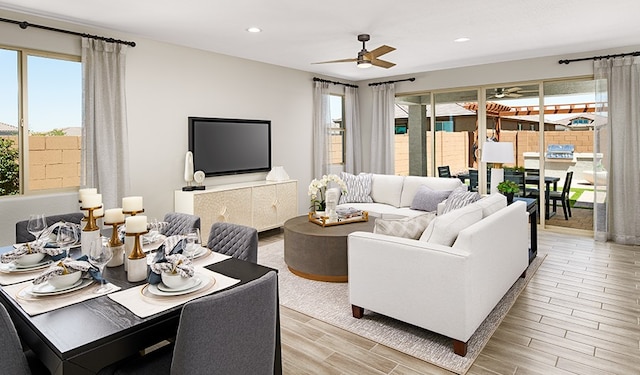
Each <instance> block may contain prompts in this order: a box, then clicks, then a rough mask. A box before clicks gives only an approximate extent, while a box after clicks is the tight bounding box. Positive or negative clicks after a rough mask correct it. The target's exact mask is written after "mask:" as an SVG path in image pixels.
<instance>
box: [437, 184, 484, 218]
mask: <svg viewBox="0 0 640 375" xmlns="http://www.w3.org/2000/svg"><path fill="white" fill-rule="evenodd" d="M478 199H480V194H478V193H477V192H475V191H467V186H466V185H463V186H460V187H459V188H456V189H454V190H453V191H452V192H451V194H450V195H449V197H448V198H447V201H446V202H445V206H444V210H443V211H442V213H443V214H446V213H448V212H451V211H453V210H457V209H459V208H462V207H464V206H466V205H468V204H470V203H473V202H475V201H477V200H478Z"/></svg>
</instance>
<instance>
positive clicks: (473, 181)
mask: <svg viewBox="0 0 640 375" xmlns="http://www.w3.org/2000/svg"><path fill="white" fill-rule="evenodd" d="M469 191H478V170H477V169H471V170H470V171H469Z"/></svg>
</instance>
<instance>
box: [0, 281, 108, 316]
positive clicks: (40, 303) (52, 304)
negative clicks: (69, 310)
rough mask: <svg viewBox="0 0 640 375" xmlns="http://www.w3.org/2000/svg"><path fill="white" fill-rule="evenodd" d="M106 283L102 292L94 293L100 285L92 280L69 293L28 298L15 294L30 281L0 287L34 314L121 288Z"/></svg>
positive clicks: (29, 285) (25, 309)
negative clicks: (106, 287)
mask: <svg viewBox="0 0 640 375" xmlns="http://www.w3.org/2000/svg"><path fill="white" fill-rule="evenodd" d="M107 285H108V286H109V287H110V288H109V290H107V291H106V292H104V293H95V291H96V290H97V289H98V288H99V287H100V284H98V283H96V282H94V283H93V284H92V285H89V286H87V287H86V288H83V289H80V290H76V291H73V292H70V293H66V294H59V295H55V296H42V297H30V298H28V299H25V298H22V297H18V296H17V295H18V293H20V291H22V290H23V289H25V288H28V287H31V286H33V283H32V282H31V281H26V282H22V283H19V284H14V285H9V286H4V287H2V289H4V290H5V292H7V295H9V297H11V298H12V299H13V300H15V301H16V302H17V303H18V305H20V307H22V309H23V310H24V311H25V312H26V313H27V314H29V316H34V315H38V314H43V313H46V312H49V311H53V310H57V309H60V308H62V307H66V306H70V305H73V304H75V303H79V302H82V301H86V300H90V299H92V298H96V297H100V296H103V295H105V294H108V293H111V292H115V291H118V290H120V289H121V288H120V287H119V286H116V285H113V284H111V283H107Z"/></svg>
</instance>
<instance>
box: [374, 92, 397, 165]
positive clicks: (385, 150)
mask: <svg viewBox="0 0 640 375" xmlns="http://www.w3.org/2000/svg"><path fill="white" fill-rule="evenodd" d="M394 104H395V87H394V85H393V84H392V83H387V84H383V85H376V86H373V116H372V124H371V128H372V129H371V172H372V173H381V174H394V173H395V165H394V150H395V147H394V135H395V122H394V121H395V119H394V117H395V116H394Z"/></svg>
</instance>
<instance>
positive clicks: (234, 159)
mask: <svg viewBox="0 0 640 375" xmlns="http://www.w3.org/2000/svg"><path fill="white" fill-rule="evenodd" d="M189 151H191V152H192V153H193V166H194V170H196V171H198V170H200V171H203V172H204V173H205V175H206V176H208V177H209V176H222V175H230V174H240V173H253V172H268V171H270V170H271V121H268V120H242V119H228V118H206V117H189Z"/></svg>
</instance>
